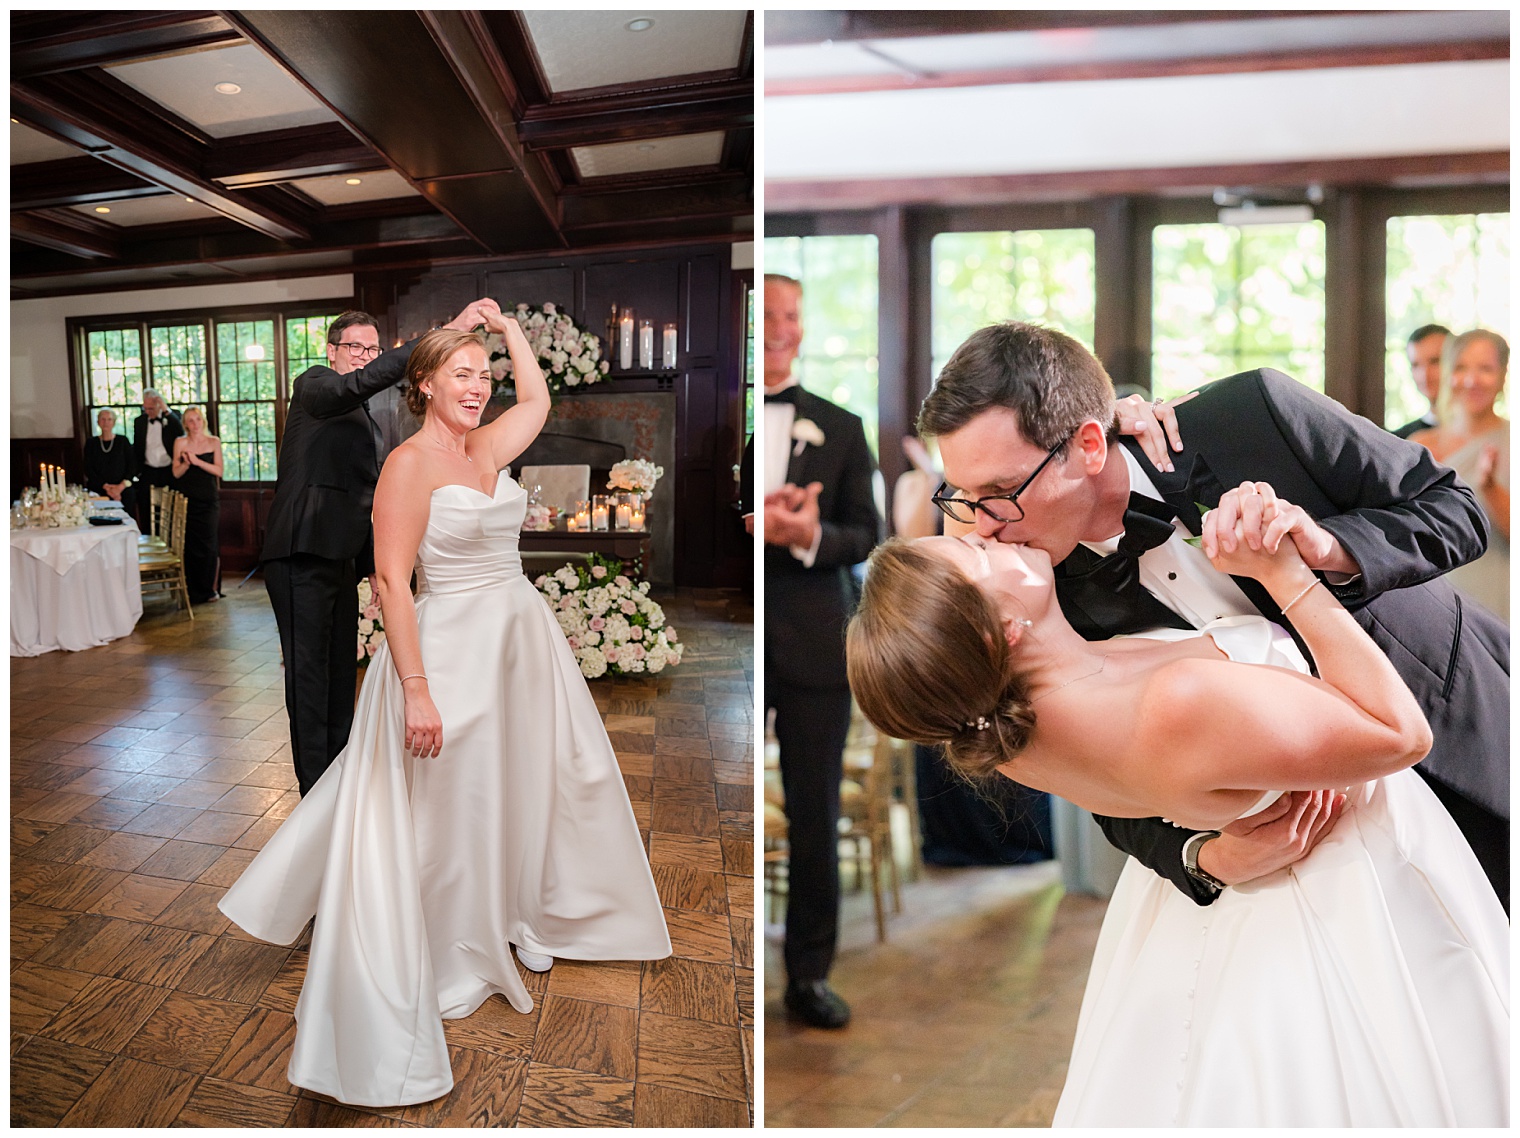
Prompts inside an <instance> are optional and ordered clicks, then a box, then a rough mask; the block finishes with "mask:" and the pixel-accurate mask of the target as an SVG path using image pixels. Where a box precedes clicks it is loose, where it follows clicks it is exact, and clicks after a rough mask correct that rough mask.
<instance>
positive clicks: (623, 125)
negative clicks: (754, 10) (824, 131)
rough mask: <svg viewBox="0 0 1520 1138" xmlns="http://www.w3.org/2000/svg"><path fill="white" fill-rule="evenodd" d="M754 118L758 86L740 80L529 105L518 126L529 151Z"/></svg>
mask: <svg viewBox="0 0 1520 1138" xmlns="http://www.w3.org/2000/svg"><path fill="white" fill-rule="evenodd" d="M754 121H755V97H754V84H752V83H750V82H747V81H744V80H737V81H733V82H726V83H715V84H712V85H710V86H705V87H690V88H679V87H662V88H659V89H657V90H653V91H650V92H648V93H633V94H630V95H627V96H624V97H620V98H600V99H587V100H585V101H584V102H581V101H576V102H562V103H549V104H547V105H541V106H536V107H529V108H528V109H527V110H525V111H524V112H523V116H522V120H521V122H520V123H519V124H518V128H517V130H518V136H519V137H520V138H521V139H522V141H523V144H524V145H525V146H526V147H527V148H528V149H530V150H549V149H560V148H564V147H570V146H595V145H597V144H599V143H606V142H628V141H632V140H635V139H641V138H661V137H665V136H668V135H673V134H695V133H697V132H698V131H708V130H731V129H733V128H736V127H743V126H752V125H753V124H754Z"/></svg>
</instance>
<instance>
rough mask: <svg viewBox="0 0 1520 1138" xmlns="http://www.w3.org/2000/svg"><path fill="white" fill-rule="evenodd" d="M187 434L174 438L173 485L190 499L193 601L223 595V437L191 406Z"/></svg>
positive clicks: (188, 573) (188, 560) (188, 572)
mask: <svg viewBox="0 0 1520 1138" xmlns="http://www.w3.org/2000/svg"><path fill="white" fill-rule="evenodd" d="M184 425H185V434H184V435H183V436H181V437H180V438H177V439H175V440H174V464H173V467H172V470H173V473H174V480H175V484H174V488H175V489H176V490H178V491H179V492H180V493H181V494H183V495H184V496H185V497H186V498H188V499H189V505H188V508H187V512H186V514H185V584H186V585H187V586H188V587H189V590H190V603H191V604H197V605H198V604H204V603H206V602H207V601H214V600H216V599H218V598H219V597H220V596H221V592H220V591H219V590H218V589H217V585H218V584H219V583H220V576H221V575H220V573H219V572H218V568H219V562H220V559H221V558H220V545H219V543H218V541H217V526H218V524H219V523H220V521H221V514H222V507H221V478H222V440H221V439H219V438H217V437H216V436H215V435H213V434H208V433H207V431H206V413H205V412H204V411H202V410H201V409H200V408H199V407H191V408H188V409H187V410H186V411H185V415H184Z"/></svg>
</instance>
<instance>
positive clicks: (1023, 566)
mask: <svg viewBox="0 0 1520 1138" xmlns="http://www.w3.org/2000/svg"><path fill="white" fill-rule="evenodd" d="M921 544H922V546H923V548H924V549H925V550H927V551H929V552H930V553H933V554H934V555H935V556H936V557H943V558H944V559H945V560H946V561H949V562H950V563H951V564H952V565H954V566H955V567H956V568H957V569H959V570H960V571H961V572H962V573H964V574H965V575H966V578H967V580H969V581H970V582H971V583H972V584H973V585H975V586H976V587H977V588H979V589H981V590H982V592H984V593H986V594H987V596H988V597H990V598H991V600H992V603H993V604H994V605H995V606H996V607H997V610H998V612H999V613H1001V614H1002V615H1003V616H1004V617H1015V618H1017V617H1024V618H1026V619H1029V620H1036V621H1037V620H1039V618H1040V617H1041V616H1042V615H1043V614H1044V613H1045V612H1046V611H1047V610H1048V609H1049V608H1050V605H1051V602H1052V600H1053V599H1054V596H1055V588H1054V585H1055V579H1054V575H1053V574H1052V572H1051V568H1050V554H1048V553H1046V552H1045V551H1044V550H1041V549H1036V548H1035V547H1034V546H1032V545H1017V544H1013V543H1004V542H1000V541H993V540H991V539H989V538H984V537H980V536H978V535H977V534H974V533H972V534H967V535H965V536H964V537H926V538H923V539H921Z"/></svg>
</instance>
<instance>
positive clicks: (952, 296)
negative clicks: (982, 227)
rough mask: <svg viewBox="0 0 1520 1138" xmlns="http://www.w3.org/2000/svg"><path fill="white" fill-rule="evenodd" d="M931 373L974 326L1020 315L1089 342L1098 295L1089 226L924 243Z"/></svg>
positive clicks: (941, 237) (943, 237)
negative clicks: (929, 284) (930, 271)
mask: <svg viewBox="0 0 1520 1138" xmlns="http://www.w3.org/2000/svg"><path fill="white" fill-rule="evenodd" d="M930 250H931V251H930V257H931V260H932V262H933V267H934V285H933V290H932V292H931V293H930V302H929V303H930V312H931V320H932V323H933V333H932V353H933V369H934V374H935V375H936V376H937V375H939V373H940V369H941V368H943V367H944V366H945V363H946V362H947V361H948V360H949V359H950V356H951V355H952V354H953V353H954V352H955V349H956V348H958V347H960V345H961V344H962V343H964V342H965V340H966V339H967V337H969V336H970V335H971V334H972V333H973V332H975V331H976V330H977V329H978V328H984V327H986V326H987V325H988V324H994V323H997V322H999V321H1003V320H1027V321H1030V322H1032V323H1036V324H1043V325H1045V326H1046V327H1049V328H1055V329H1058V330H1059V331H1062V332H1065V333H1066V334H1067V335H1069V336H1073V337H1075V338H1076V339H1078V340H1081V341H1082V343H1084V344H1086V345H1087V347H1088V348H1089V349H1090V348H1092V346H1093V319H1094V306H1095V304H1096V297H1097V273H1096V254H1095V251H1094V239H1093V231H1092V230H1091V229H1025V230H1018V231H1016V232H1015V231H1007V230H1004V231H997V232H986V233H940V234H937V235H936V236H935V238H934V242H933V244H932V246H931V247H930Z"/></svg>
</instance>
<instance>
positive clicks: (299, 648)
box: [260, 300, 495, 795]
mask: <svg viewBox="0 0 1520 1138" xmlns="http://www.w3.org/2000/svg"><path fill="white" fill-rule="evenodd" d="M481 305H488V306H491V307H493V308H494V307H495V302H494V301H491V300H478V301H476V302H475V303H474V304H472V305H470V306H469V307H468V308H466V309H465V310H464V311H463V312H461V313H460V314H459V315H458V316H457V317H456V318H455V319H454V320H453V321H452V322H450V323H449V324H448V325H446V327H449V328H457V329H460V330H461V331H468V330H469V329H471V328H474V327H475V326H476V325H478V324H480V323H481V322H482V318H481V316H480V306H481ZM412 347H413V344H404V345H402V346H401V347H399V348H393V349H391V350H390V351H388V352H383V353H382V352H381V350H380V330H379V328H378V327H377V326H376V323H375V318H374V317H373V316H370V315H368V314H367V313H364V312H345V313H344V314H343V315H341V316H339V317H338V318H337V319H336V320H334V321H333V322H332V326H331V327H330V328H328V330H327V365H326V366H323V365H321V364H318V365H316V366H315V367H311V368H308V369H307V370H306V371H304V372H302V373H301V374H300V375H299V376H298V377H297V378H296V379H295V381H294V383H293V384H292V390H291V397H290V409H289V412H288V413H287V415H286V419H285V435H284V438H283V440H282V441H281V444H280V455H279V471H278V481H277V482H276V483H275V492H274V502H273V503H272V504H271V505H270V508H269V521H268V526H267V530H266V533H265V537H264V550H263V554H262V556H261V558H260V560H261V562H262V565H263V570H264V585H265V588H266V589H267V590H268V592H269V602H270V604H271V605H273V607H274V616H275V623H276V624H277V625H278V626H279V630H280V648H281V650H282V652H283V653H284V657H285V710H286V712H287V713H288V714H289V716H290V750H291V755H292V757H293V758H294V760H295V768H296V779H297V781H298V783H299V784H300V789H301V793H302V794H303V795H304V794H305V793H306V792H307V791H308V790H310V789H311V788H312V787H313V786H314V785H315V784H316V781H317V779H319V778H321V777H322V772H323V771H325V770H326V769H327V768H328V766H329V765H330V764H331V763H332V761H333V759H335V758H337V756H338V753H339V752H340V751H342V750H343V747H344V746H345V744H347V742H348V731H349V727H350V726H352V724H353V718H354V685H355V682H356V680H357V678H358V639H357V638H358V620H359V594H358V587H359V578H360V577H361V576H365V575H367V574H369V573H371V572H373V560H374V548H373V544H372V538H371V534H370V520H369V514H370V505H371V503H372V502H373V500H374V496H375V483H376V482H377V481H378V480H379V478H380V467H381V466H383V465H384V463H385V459H386V457H387V455H388V454H389V453H390V446H389V445H387V438H386V432H385V430H384V429H383V427H382V425H381V424H380V423H377V422H376V420H375V418H374V417H373V416H372V415H371V409H370V405H369V401H370V399H371V398H373V397H375V396H377V395H380V394H381V393H383V392H387V391H389V389H391V388H394V387H395V385H396V384H397V383H399V382H400V381H401V380H402V379H403V378H404V377H405V375H406V363H407V360H408V359H410V358H411V354H412ZM391 445H394V443H392V444H391Z"/></svg>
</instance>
